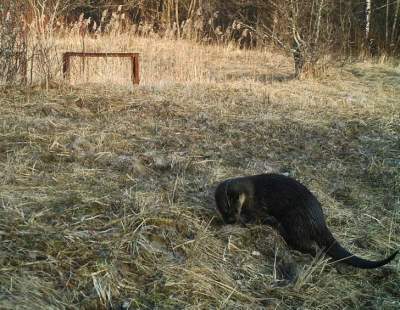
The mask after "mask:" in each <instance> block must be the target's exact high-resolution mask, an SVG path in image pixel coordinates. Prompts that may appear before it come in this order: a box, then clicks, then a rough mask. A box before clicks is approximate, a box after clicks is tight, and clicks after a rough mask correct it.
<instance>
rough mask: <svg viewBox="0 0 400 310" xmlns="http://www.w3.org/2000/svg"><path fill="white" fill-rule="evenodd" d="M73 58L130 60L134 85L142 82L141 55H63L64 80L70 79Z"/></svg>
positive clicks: (84, 53)
mask: <svg viewBox="0 0 400 310" xmlns="http://www.w3.org/2000/svg"><path fill="white" fill-rule="evenodd" d="M71 57H97V58H106V57H122V58H130V59H131V63H132V76H131V79H132V84H133V85H138V84H139V82H140V77H139V53H87V52H66V53H64V55H63V77H64V79H66V78H67V79H68V80H69V78H70V66H71Z"/></svg>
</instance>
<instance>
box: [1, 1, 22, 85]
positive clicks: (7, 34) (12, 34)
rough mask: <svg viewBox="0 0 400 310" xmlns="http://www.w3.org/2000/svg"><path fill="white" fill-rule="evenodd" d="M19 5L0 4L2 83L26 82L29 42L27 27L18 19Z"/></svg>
mask: <svg viewBox="0 0 400 310" xmlns="http://www.w3.org/2000/svg"><path fill="white" fill-rule="evenodd" d="M16 11H17V5H16V4H10V6H9V7H8V8H6V7H5V6H3V5H0V30H1V31H0V84H14V83H18V82H24V81H25V78H26V61H27V54H26V52H27V44H26V36H25V33H26V32H25V27H24V25H23V24H22V22H21V21H20V20H19V19H18V17H17V14H16Z"/></svg>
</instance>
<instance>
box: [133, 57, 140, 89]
mask: <svg viewBox="0 0 400 310" xmlns="http://www.w3.org/2000/svg"><path fill="white" fill-rule="evenodd" d="M132 61H133V64H134V66H133V68H134V69H133V73H134V75H133V77H134V80H133V83H134V84H137V85H139V83H140V76H139V72H140V70H139V55H138V54H136V55H135V56H133V58H132Z"/></svg>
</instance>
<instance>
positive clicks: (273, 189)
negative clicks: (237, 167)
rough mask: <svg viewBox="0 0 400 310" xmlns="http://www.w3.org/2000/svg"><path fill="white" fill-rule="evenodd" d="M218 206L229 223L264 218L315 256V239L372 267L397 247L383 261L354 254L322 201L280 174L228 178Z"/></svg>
mask: <svg viewBox="0 0 400 310" xmlns="http://www.w3.org/2000/svg"><path fill="white" fill-rule="evenodd" d="M215 201H216V203H217V209H218V211H219V213H220V214H221V217H222V219H223V220H224V222H225V223H227V224H233V223H237V222H242V223H248V222H255V221H260V220H261V221H262V222H263V223H264V224H268V225H272V226H274V227H275V228H276V229H277V230H278V231H279V232H280V234H281V235H282V237H283V238H284V239H285V241H286V243H287V244H288V245H289V246H290V247H292V248H294V249H296V250H298V251H301V252H303V253H309V254H311V255H313V256H315V255H316V251H315V249H314V247H313V245H314V243H316V244H317V245H318V246H319V247H320V248H321V249H323V250H324V251H325V253H326V254H327V255H329V256H331V257H332V258H333V260H334V261H341V262H343V263H346V264H349V265H352V266H354V267H358V268H364V269H370V268H376V267H380V266H383V265H385V264H387V263H388V262H390V261H391V260H392V259H394V257H395V256H396V254H397V253H398V251H396V252H395V253H393V254H392V255H390V256H389V257H388V258H386V259H384V260H381V261H369V260H365V259H362V258H360V257H357V256H354V255H353V254H351V253H350V252H348V251H347V250H346V249H344V248H343V247H341V246H340V244H339V243H338V242H337V241H336V240H335V238H334V237H333V235H332V233H331V232H330V231H329V229H328V228H327V226H326V223H325V219H324V214H323V212H322V209H321V206H320V203H319V202H318V200H317V199H316V198H315V196H314V195H313V194H312V193H311V192H310V191H309V190H308V189H307V188H306V187H305V186H304V185H302V184H300V183H299V182H297V181H296V180H294V179H292V178H289V177H286V176H283V175H279V174H261V175H255V176H249V177H241V178H236V179H229V180H226V181H224V182H222V183H221V184H219V185H218V187H217V189H216V191H215Z"/></svg>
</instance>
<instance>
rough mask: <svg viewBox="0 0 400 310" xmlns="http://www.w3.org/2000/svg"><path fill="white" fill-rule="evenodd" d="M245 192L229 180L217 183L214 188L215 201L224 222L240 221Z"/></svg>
mask: <svg viewBox="0 0 400 310" xmlns="http://www.w3.org/2000/svg"><path fill="white" fill-rule="evenodd" d="M245 197H246V196H245V193H244V192H242V191H240V189H239V188H238V186H236V184H233V183H232V182H231V181H230V180H227V181H224V182H222V183H221V184H219V185H218V187H217V189H216V190H215V202H216V205H217V210H218V212H219V214H220V215H221V218H222V220H223V221H224V223H226V224H234V223H237V222H240V212H241V210H242V205H243V203H244V201H245Z"/></svg>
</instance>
